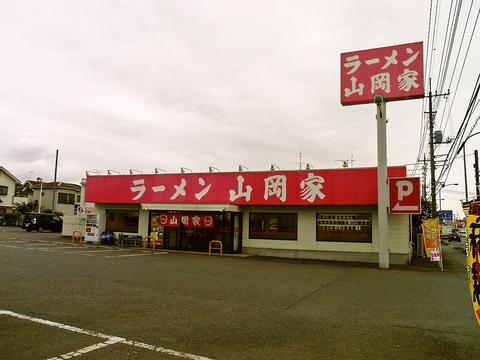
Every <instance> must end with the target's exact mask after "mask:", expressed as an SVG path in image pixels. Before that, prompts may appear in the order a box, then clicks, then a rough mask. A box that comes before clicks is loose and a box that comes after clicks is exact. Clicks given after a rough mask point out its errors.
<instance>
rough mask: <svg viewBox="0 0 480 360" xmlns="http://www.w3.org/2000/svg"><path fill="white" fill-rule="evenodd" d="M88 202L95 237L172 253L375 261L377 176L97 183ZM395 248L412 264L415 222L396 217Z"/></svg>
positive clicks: (241, 175)
mask: <svg viewBox="0 0 480 360" xmlns="http://www.w3.org/2000/svg"><path fill="white" fill-rule="evenodd" d="M388 176H389V177H405V176H406V167H405V166H398V167H390V168H389V169H388ZM85 201H86V203H90V204H91V205H90V206H91V209H92V211H93V212H94V213H95V214H97V215H98V217H97V218H98V224H97V225H98V233H101V232H103V231H105V230H109V231H113V232H115V234H117V235H120V234H137V235H140V236H142V237H145V236H154V237H156V238H159V239H160V242H161V247H163V248H165V249H175V250H189V251H200V252H206V251H208V244H209V242H210V241H211V240H220V241H222V243H223V247H224V252H226V253H248V254H258V255H264V256H279V257H289V258H304V259H324V260H340V261H361V262H378V248H379V244H378V235H377V232H378V229H377V169H376V168H342V169H324V170H318V169H315V170H297V171H262V172H254V171H248V172H228V173H220V172H212V173H187V174H184V173H183V174H135V175H94V176H87V179H86V190H85ZM86 230H87V233H88V232H89V230H90V231H91V229H89V228H88V227H87V229H86ZM388 247H389V253H390V263H392V264H406V263H409V261H410V259H411V256H412V248H411V246H410V218H409V215H405V214H396V215H389V232H388Z"/></svg>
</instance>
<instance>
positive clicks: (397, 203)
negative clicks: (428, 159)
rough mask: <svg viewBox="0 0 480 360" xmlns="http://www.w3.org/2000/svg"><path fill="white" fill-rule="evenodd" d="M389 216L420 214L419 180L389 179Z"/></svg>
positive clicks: (408, 178)
mask: <svg viewBox="0 0 480 360" xmlns="http://www.w3.org/2000/svg"><path fill="white" fill-rule="evenodd" d="M388 186H389V188H390V207H389V212H390V214H420V213H421V200H420V178H418V177H413V178H410V177H400V178H389V179H388Z"/></svg>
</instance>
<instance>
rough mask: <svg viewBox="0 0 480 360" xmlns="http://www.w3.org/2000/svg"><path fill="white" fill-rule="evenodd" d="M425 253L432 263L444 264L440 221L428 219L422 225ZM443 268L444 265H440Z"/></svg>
mask: <svg viewBox="0 0 480 360" xmlns="http://www.w3.org/2000/svg"><path fill="white" fill-rule="evenodd" d="M422 230H423V242H424V244H425V252H426V253H427V256H428V257H429V258H430V260H431V261H439V262H440V263H441V262H442V243H441V241H440V223H439V222H438V219H426V220H423V223H422ZM440 267H442V264H440Z"/></svg>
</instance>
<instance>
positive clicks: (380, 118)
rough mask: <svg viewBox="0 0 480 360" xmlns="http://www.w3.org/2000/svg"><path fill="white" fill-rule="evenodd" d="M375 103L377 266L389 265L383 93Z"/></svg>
mask: <svg viewBox="0 0 480 360" xmlns="http://www.w3.org/2000/svg"><path fill="white" fill-rule="evenodd" d="M374 101H375V104H376V105H377V163H378V169H377V186H378V266H379V268H380V269H388V268H389V266H390V264H389V263H390V259H389V251H388V213H387V207H388V201H389V199H388V183H387V115H386V103H385V98H384V97H383V95H375V98H374Z"/></svg>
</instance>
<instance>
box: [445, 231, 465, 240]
mask: <svg viewBox="0 0 480 360" xmlns="http://www.w3.org/2000/svg"><path fill="white" fill-rule="evenodd" d="M461 240H462V239H461V237H460V233H459V232H458V229H453V230H452V232H451V233H450V234H449V235H448V241H461Z"/></svg>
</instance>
